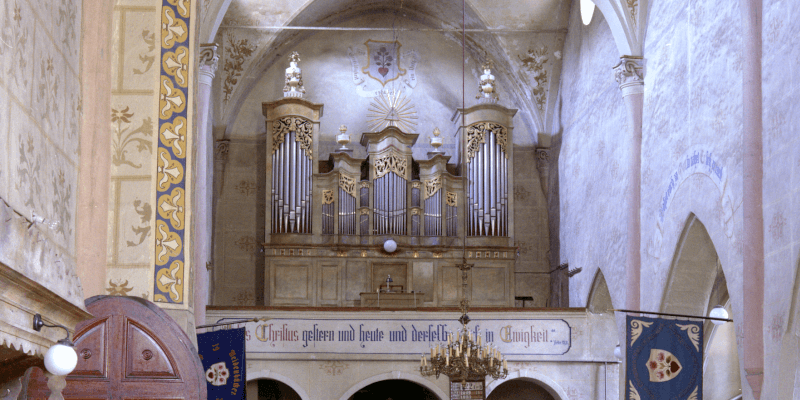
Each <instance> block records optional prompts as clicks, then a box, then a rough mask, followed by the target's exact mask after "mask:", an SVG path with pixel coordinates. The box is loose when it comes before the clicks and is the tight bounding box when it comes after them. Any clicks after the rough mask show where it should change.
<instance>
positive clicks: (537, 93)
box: [517, 46, 549, 110]
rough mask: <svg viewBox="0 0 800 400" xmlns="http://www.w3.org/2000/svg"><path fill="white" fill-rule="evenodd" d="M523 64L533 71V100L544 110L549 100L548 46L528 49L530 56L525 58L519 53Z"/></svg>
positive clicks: (529, 70)
mask: <svg viewBox="0 0 800 400" xmlns="http://www.w3.org/2000/svg"><path fill="white" fill-rule="evenodd" d="M517 58H519V60H520V61H522V66H523V67H524V68H527V69H528V72H531V73H533V85H532V86H533V100H534V102H535V103H536V107H537V108H538V109H539V110H544V106H545V103H546V102H547V88H546V86H547V82H548V78H547V69H545V68H546V66H545V65H546V64H547V62H548V61H549V58H548V56H547V46H542V47H540V48H538V49H528V56H527V57H525V58H522V57H520V56H519V55H517Z"/></svg>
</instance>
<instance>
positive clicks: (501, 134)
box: [467, 122, 508, 162]
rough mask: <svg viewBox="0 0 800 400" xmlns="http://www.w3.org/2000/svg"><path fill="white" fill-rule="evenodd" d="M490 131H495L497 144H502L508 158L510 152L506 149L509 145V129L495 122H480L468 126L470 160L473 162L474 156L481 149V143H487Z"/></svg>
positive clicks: (468, 155) (468, 153) (468, 158)
mask: <svg viewBox="0 0 800 400" xmlns="http://www.w3.org/2000/svg"><path fill="white" fill-rule="evenodd" d="M488 132H493V133H494V135H495V140H496V141H497V144H498V145H499V146H500V149H501V150H502V151H503V154H504V155H505V156H506V158H508V152H507V151H506V146H507V145H508V131H507V130H506V128H505V127H504V126H503V125H500V124H496V123H494V122H479V123H477V124H474V125H472V126H470V127H469V128H467V160H468V162H472V158H473V157H475V154H477V153H478V152H479V151H480V150H481V144H483V143H486V134H487V133H488Z"/></svg>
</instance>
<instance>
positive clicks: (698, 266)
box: [661, 213, 722, 315]
mask: <svg viewBox="0 0 800 400" xmlns="http://www.w3.org/2000/svg"><path fill="white" fill-rule="evenodd" d="M721 270H722V266H721V264H720V260H719V256H718V255H717V251H716V248H715V246H714V242H713V241H712V240H711V236H709V234H708V231H707V230H706V227H705V225H703V223H702V222H700V220H699V219H698V218H697V217H696V216H695V215H694V213H692V214H689V217H688V218H687V220H686V223H685V224H684V228H683V232H681V236H680V238H679V239H678V244H677V246H676V247H675V254H674V255H673V257H672V265H671V266H670V269H669V276H668V278H667V284H666V286H665V288H664V295H663V296H662V301H661V311H662V312H669V313H675V314H688V315H705V314H706V312H707V308H708V301H709V299H710V297H711V291H712V289H713V287H714V282H715V281H716V279H717V275H718V273H719V271H721Z"/></svg>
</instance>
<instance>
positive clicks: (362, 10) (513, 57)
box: [201, 0, 572, 143]
mask: <svg viewBox="0 0 800 400" xmlns="http://www.w3.org/2000/svg"><path fill="white" fill-rule="evenodd" d="M212 1H213V0H212ZM571 6H572V0H527V1H525V0H522V1H521V0H496V1H491V2H487V1H476V0H467V1H466V2H465V3H462V2H458V1H433V2H432V1H424V0H284V1H269V2H266V1H263V0H230V2H229V4H228V6H227V8H225V7H224V4H223V5H222V7H220V9H219V12H218V16H217V17H216V18H215V19H216V23H218V24H219V25H218V26H219V30H218V31H217V38H216V41H217V42H218V43H222V44H223V48H224V47H225V44H226V43H225V42H224V39H223V38H222V34H223V33H224V32H226V31H229V32H236V35H237V37H248V38H250V39H249V43H253V46H252V47H253V49H252V55H251V56H250V57H249V59H248V60H245V61H244V62H243V63H242V65H241V66H240V68H242V72H241V76H242V78H241V79H239V80H238V81H237V83H236V84H235V85H236V87H232V88H231V89H230V93H229V94H227V95H226V98H225V104H224V105H223V107H222V110H221V114H222V115H220V116H218V117H217V118H216V120H217V123H218V124H221V125H231V124H233V121H234V120H235V119H236V117H237V113H238V112H239V109H240V108H241V107H242V104H243V102H244V100H245V99H246V98H247V96H248V95H249V93H250V92H251V91H252V89H253V85H254V84H255V81H256V80H257V79H256V78H255V77H258V76H261V75H263V74H264V73H265V72H266V71H267V70H268V69H269V68H271V67H272V66H273V65H277V64H276V63H279V65H283V64H285V56H286V54H288V53H289V52H291V51H293V47H295V46H296V45H297V44H298V43H301V42H302V41H303V40H306V39H307V38H309V37H310V36H311V35H313V34H317V33H320V32H326V30H343V31H357V30H374V31H381V30H396V31H399V32H404V31H406V32H407V31H414V32H426V33H430V35H436V36H437V38H445V40H449V41H451V42H452V43H454V44H457V45H458V46H461V44H462V28H463V29H464V30H465V38H466V40H465V42H466V44H465V53H466V57H467V59H468V60H472V64H478V63H479V62H477V61H476V60H482V59H485V58H491V59H492V60H493V61H494V64H495V70H494V71H495V72H494V73H495V75H497V77H498V80H499V81H503V82H504V85H505V87H506V90H507V91H508V92H510V93H507V97H506V99H507V104H506V105H507V106H510V107H513V108H518V109H520V116H521V118H522V122H523V123H524V124H525V125H526V126H527V131H528V132H530V137H529V138H527V140H525V141H524V142H526V143H538V142H539V140H540V138H541V137H547V135H549V134H553V133H554V132H553V130H554V129H553V128H552V126H553V114H554V113H553V111H554V109H555V103H556V99H557V97H558V96H557V92H558V89H559V82H560V70H561V47H562V46H563V41H564V38H565V36H566V32H567V24H568V16H569V12H570V7H571ZM212 11H213V7H212ZM209 20H211V19H209ZM365 21H368V22H366V23H365ZM203 28H205V29H203ZM203 28H201V30H208V28H206V27H203ZM328 32H330V31H328ZM330 33H333V32H330ZM201 35H202V34H201ZM223 53H224V50H223ZM223 61H224V60H223ZM477 67H478V65H471V66H468V72H467V74H468V75H467V77H466V80H467V82H468V83H467V84H468V85H469V86H470V87H472V86H475V85H476V84H477V82H475V83H473V82H472V80H474V79H475V78H474V77H472V76H471V73H470V69H472V70H474V69H477ZM470 90H471V89H470ZM469 93H470V94H471V93H472V92H471V91H470V92H469ZM472 97H474V95H472Z"/></svg>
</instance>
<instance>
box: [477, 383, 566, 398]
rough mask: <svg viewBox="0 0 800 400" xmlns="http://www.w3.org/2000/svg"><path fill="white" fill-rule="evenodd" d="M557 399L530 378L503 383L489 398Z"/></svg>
mask: <svg viewBox="0 0 800 400" xmlns="http://www.w3.org/2000/svg"><path fill="white" fill-rule="evenodd" d="M523 399H525V400H556V397H554V396H553V395H552V394H550V392H549V391H548V390H547V389H545V388H544V387H542V386H540V385H538V384H537V383H536V382H534V381H531V380H528V379H512V380H509V381H506V382H503V383H501V384H500V385H499V386H497V387H496V388H495V389H494V390H492V392H491V393H490V394H489V397H487V400H523Z"/></svg>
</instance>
